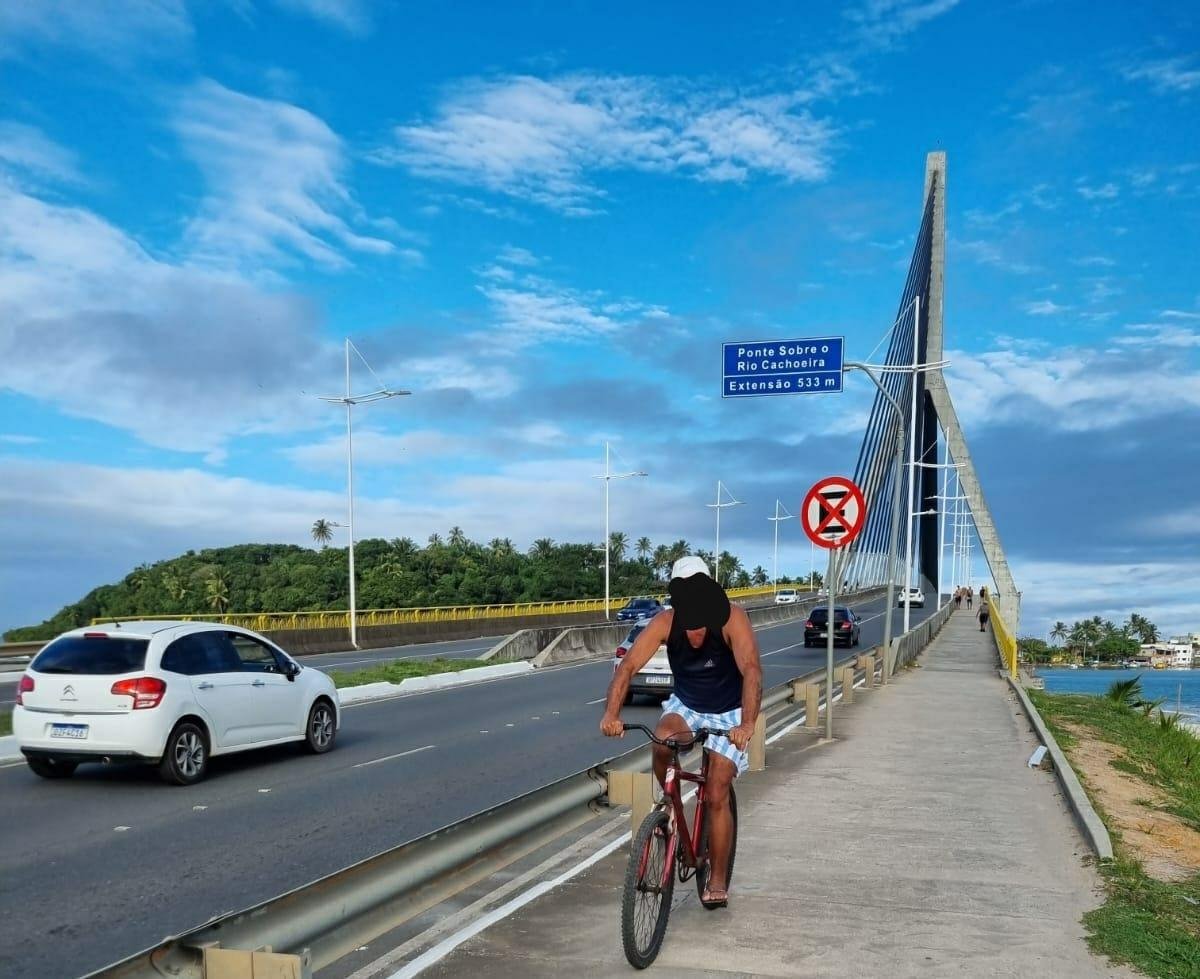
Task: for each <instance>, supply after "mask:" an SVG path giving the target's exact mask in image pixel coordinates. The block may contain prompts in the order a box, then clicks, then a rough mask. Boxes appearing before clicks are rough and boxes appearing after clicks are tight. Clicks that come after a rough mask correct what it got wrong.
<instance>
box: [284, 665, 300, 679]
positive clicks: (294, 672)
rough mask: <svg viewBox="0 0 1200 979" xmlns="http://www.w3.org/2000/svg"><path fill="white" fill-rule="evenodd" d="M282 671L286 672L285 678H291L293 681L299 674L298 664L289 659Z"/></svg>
mask: <svg viewBox="0 0 1200 979" xmlns="http://www.w3.org/2000/svg"><path fill="white" fill-rule="evenodd" d="M284 672H285V673H286V674H287V678H288V679H289V680H291V681H292V682H293V683H295V682H296V677H297V676H299V675H300V664H299V663H293V662H291V661H290V660H289V661H288V665H287V668H286V669H285V671H284Z"/></svg>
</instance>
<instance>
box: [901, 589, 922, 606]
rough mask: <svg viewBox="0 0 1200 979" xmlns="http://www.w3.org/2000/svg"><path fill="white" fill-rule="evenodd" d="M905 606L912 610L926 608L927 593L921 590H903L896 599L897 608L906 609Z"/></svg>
mask: <svg viewBox="0 0 1200 979" xmlns="http://www.w3.org/2000/svg"><path fill="white" fill-rule="evenodd" d="M905 605H908V606H911V607H912V608H924V607H925V593H924V592H923V591H921V589H920V588H901V589H900V594H899V595H898V596H897V597H896V607H897V608H904V606H905Z"/></svg>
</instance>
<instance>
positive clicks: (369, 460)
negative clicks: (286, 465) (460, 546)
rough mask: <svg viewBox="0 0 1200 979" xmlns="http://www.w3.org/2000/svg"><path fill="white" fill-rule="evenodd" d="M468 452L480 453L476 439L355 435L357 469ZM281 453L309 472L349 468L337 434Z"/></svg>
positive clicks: (426, 434) (433, 434)
mask: <svg viewBox="0 0 1200 979" xmlns="http://www.w3.org/2000/svg"><path fill="white" fill-rule="evenodd" d="M384 410H386V409H384ZM356 417H357V416H356ZM355 427H356V429H357V423H356V426H355ZM468 451H478V446H476V443H475V442H474V440H472V439H467V438H463V437H461V436H455V435H450V434H448V433H446V432H440V431H434V430H421V431H413V432H407V433H406V434H404V435H391V434H388V433H387V432H381V431H374V430H370V429H364V430H362V431H357V430H356V431H355V433H354V465H355V467H356V468H357V467H358V466H360V465H362V466H401V465H409V464H412V463H414V462H418V461H422V460H425V459H436V458H442V457H445V456H455V455H459V454H462V453H466V452H468ZM282 454H283V455H284V456H285V457H286V458H288V459H290V460H291V461H292V462H294V463H296V464H297V465H299V466H303V467H304V468H306V469H315V470H323V471H326V472H339V471H341V470H342V469H344V468H345V465H346V438H345V436H344V435H335V436H332V437H331V438H328V439H325V440H323V441H321V442H316V443H313V444H312V445H298V446H292V447H290V448H287V449H284V450H282Z"/></svg>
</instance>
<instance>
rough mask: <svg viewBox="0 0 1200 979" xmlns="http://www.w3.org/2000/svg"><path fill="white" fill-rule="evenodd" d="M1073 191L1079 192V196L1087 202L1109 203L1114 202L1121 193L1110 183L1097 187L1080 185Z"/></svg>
mask: <svg viewBox="0 0 1200 979" xmlns="http://www.w3.org/2000/svg"><path fill="white" fill-rule="evenodd" d="M1075 189H1076V190H1077V191H1078V192H1079V196H1080V197H1082V198H1083V199H1084V200H1087V201H1111V200H1115V199H1116V198H1117V197H1118V196H1120V193H1121V189H1120V188H1119V187H1118V186H1117V185H1116V184H1114V183H1112V182H1111V181H1109V182H1108V183H1106V184H1101V185H1100V186H1099V187H1092V186H1089V185H1088V184H1085V183H1080V184H1079V185H1078V186H1077V187H1076V188H1075Z"/></svg>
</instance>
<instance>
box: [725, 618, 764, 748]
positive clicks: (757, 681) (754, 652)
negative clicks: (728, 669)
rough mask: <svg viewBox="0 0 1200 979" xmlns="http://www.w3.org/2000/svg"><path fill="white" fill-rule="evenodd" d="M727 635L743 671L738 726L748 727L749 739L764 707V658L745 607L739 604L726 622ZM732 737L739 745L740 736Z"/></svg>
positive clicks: (747, 738) (747, 735) (747, 734)
mask: <svg viewBox="0 0 1200 979" xmlns="http://www.w3.org/2000/svg"><path fill="white" fill-rule="evenodd" d="M725 638H726V640H727V641H728V643H729V646H730V648H731V649H732V650H733V658H734V660H735V661H736V662H737V665H738V670H740V671H741V674H742V723H741V724H740V725H738V726H739V727H740V728H744V729H745V731H746V734H745V738H746V740H747V741H749V736H750V734H752V733H753V732H754V725H755V723H756V722H757V721H758V712H759V710H760V709H761V708H762V660H761V659H760V658H759V653H758V639H757V638H756V637H755V635H754V627H753V626H752V625H751V624H750V616H748V615H747V614H746V610H745V609H743V608H741V607H739V606H737V605H734V606H733V607H732V608H731V609H730V613H729V621H728V622H727V623H726V624H725ZM730 740H733V741H734V743H735V744H737V742H738V740H740V738H739V739H733V738H731V739H730ZM738 747H739V748H742V749H744V748H745V745H744V744H738Z"/></svg>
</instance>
